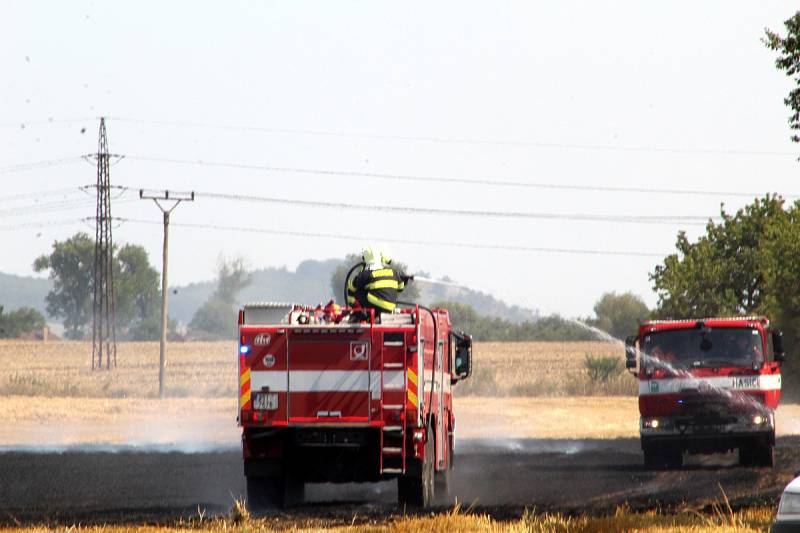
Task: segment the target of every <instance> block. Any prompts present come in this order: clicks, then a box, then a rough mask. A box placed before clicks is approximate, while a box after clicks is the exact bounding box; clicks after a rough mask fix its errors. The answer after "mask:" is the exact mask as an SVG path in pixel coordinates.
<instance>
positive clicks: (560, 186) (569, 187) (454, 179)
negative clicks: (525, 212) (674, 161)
mask: <svg viewBox="0 0 800 533" xmlns="http://www.w3.org/2000/svg"><path fill="white" fill-rule="evenodd" d="M127 158H128V159H133V160H139V161H147V162H154V163H168V164H180V165H198V166H207V167H221V168H235V169H240V170H263V171H267V172H278V173H293V174H312V175H318V176H345V177H355V178H366V179H376V180H391V181H411V182H422V183H446V184H462V185H478V186H493V187H519V188H532V189H549V190H566V191H588V192H613V193H637V194H642V193H643V194H669V195H686V196H715V197H719V196H727V197H742V198H756V197H759V196H761V195H762V194H763V192H743V191H712V190H702V189H662V188H656V187H613V186H607V185H576V184H565V183H544V182H529V181H520V180H509V179H507V178H499V179H491V178H464V177H458V176H431V175H427V176H423V175H417V176H414V175H408V174H393V173H382V172H363V171H358V170H330V169H319V168H302V167H285V166H275V165H257V164H247V163H226V162H217V161H204V160H191V159H176V158H167V157H149V156H137V155H128V156H127ZM797 196H800V194H792V195H786V197H787V198H794V197H797Z"/></svg>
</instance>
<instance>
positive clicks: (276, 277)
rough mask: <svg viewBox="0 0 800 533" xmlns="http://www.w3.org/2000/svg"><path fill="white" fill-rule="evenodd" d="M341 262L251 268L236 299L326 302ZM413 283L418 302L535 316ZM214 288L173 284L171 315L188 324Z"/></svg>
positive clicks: (478, 295)
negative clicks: (448, 302) (451, 303)
mask: <svg viewBox="0 0 800 533" xmlns="http://www.w3.org/2000/svg"><path fill="white" fill-rule="evenodd" d="M341 263H342V262H341V260H338V259H327V260H325V261H316V260H313V259H310V260H307V261H303V262H302V263H300V264H299V265H298V266H297V270H295V271H294V272H292V271H290V270H287V269H286V268H266V269H259V270H255V271H253V272H251V275H252V282H251V283H250V285H248V286H247V287H246V288H245V289H244V290H242V292H241V293H240V294H239V298H238V299H239V301H240V302H256V301H280V302H295V303H302V304H311V305H314V304H318V303H325V302H327V301H328V300H330V299H331V298H332V297H333V295H332V292H331V286H330V285H331V276H332V275H333V272H334V270H336V267H338V266H339V265H340V264H341ZM414 283H416V284H417V285H418V287H419V289H420V302H419V303H421V304H430V303H431V302H436V301H441V300H453V301H456V302H461V303H465V304H469V305H471V306H473V307H474V308H475V309H476V310H477V311H478V312H479V313H480V314H483V315H488V316H497V317H500V318H504V319H506V320H510V321H512V322H522V321H523V320H532V319H535V318H537V316H538V314H537V313H535V312H534V311H531V310H528V309H522V308H520V307H517V306H510V305H508V304H506V303H505V302H502V301H500V300H498V299H496V298H494V297H492V296H491V295H488V294H485V293H482V292H478V291H474V290H471V289H467V288H464V287H459V286H454V285H452V284H443V285H440V284H437V283H430V282H427V281H421V280H420V281H415V282H414ZM215 288H216V282H215V281H204V282H201V283H193V284H191V285H186V286H184V287H173V289H172V291H173V293H172V294H170V304H169V314H170V317H172V318H174V319H177V320H178V321H179V322H182V323H184V324H188V323H189V321H190V320H191V319H192V316H193V315H194V312H195V311H196V310H197V308H198V307H200V306H201V305H202V304H203V302H205V301H206V300H207V299H208V297H209V296H211V293H212V292H214V289H215ZM176 291H177V292H176ZM338 293H339V291H337V294H336V300H337V301H338V300H341V296H340V295H339V294H338Z"/></svg>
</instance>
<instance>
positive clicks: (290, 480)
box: [283, 476, 306, 507]
mask: <svg viewBox="0 0 800 533" xmlns="http://www.w3.org/2000/svg"><path fill="white" fill-rule="evenodd" d="M305 499H306V484H305V483H304V482H303V481H302V480H300V479H297V478H295V477H291V476H290V477H287V478H286V479H285V480H284V482H283V505H284V507H289V506H290V505H302V504H303V502H304V501H305Z"/></svg>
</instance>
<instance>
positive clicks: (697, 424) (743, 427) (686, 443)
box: [639, 413, 775, 453]
mask: <svg viewBox="0 0 800 533" xmlns="http://www.w3.org/2000/svg"><path fill="white" fill-rule="evenodd" d="M754 416H755V415H752V414H748V415H736V416H729V417H727V418H725V419H719V418H717V419H709V418H691V417H687V416H685V415H682V416H671V417H670V416H662V417H642V418H641V419H640V422H639V434H640V435H641V442H642V448H645V447H647V446H650V445H654V444H669V445H675V446H679V447H681V448H683V449H686V450H689V451H690V452H698V453H703V452H707V453H711V452H721V451H726V450H732V449H735V448H741V447H743V446H749V445H752V444H754V442H755V443H760V444H766V445H774V444H775V417H774V415H773V414H772V413H765V414H764V415H762V419H761V420H760V421H759V420H758V419H756V420H754ZM654 426H655V427H654Z"/></svg>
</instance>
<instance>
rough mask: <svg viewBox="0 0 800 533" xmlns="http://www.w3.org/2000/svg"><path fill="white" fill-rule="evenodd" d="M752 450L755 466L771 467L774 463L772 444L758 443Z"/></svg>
mask: <svg viewBox="0 0 800 533" xmlns="http://www.w3.org/2000/svg"><path fill="white" fill-rule="evenodd" d="M754 451H755V453H754V457H753V464H754V465H755V466H763V467H767V468H771V467H773V466H774V465H775V447H774V446H773V445H772V444H759V445H758V446H756V448H755V450H754Z"/></svg>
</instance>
